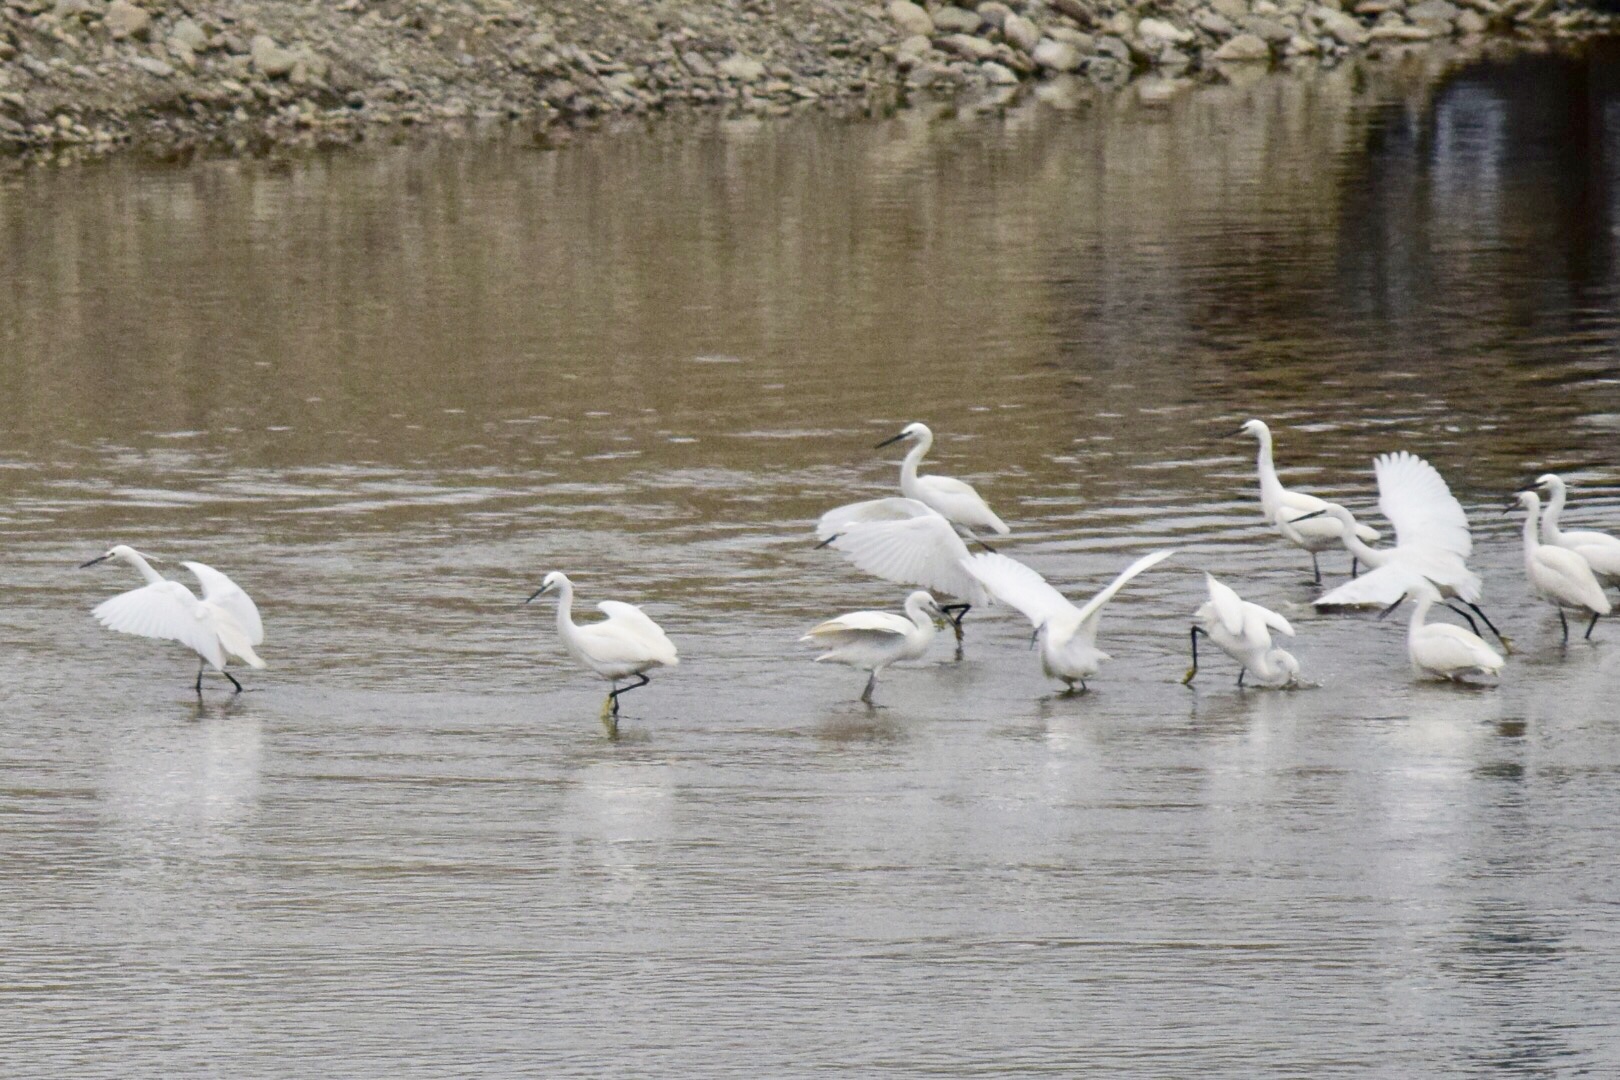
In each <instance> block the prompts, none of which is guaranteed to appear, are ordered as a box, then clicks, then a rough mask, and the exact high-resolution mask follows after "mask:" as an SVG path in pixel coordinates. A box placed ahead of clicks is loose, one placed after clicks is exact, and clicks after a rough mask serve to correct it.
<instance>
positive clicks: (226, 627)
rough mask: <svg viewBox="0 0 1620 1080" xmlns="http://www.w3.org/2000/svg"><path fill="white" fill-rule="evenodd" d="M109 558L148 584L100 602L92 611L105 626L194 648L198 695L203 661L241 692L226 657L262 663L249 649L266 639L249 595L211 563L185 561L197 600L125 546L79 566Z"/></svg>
mask: <svg viewBox="0 0 1620 1080" xmlns="http://www.w3.org/2000/svg"><path fill="white" fill-rule="evenodd" d="M109 559H117V560H119V561H122V562H126V563H128V564H129V565H131V566H133V567H134V568H135V569H136V570H138V571H139V572H140V575H141V577H143V578H145V579H146V584H145V585H143V586H141V587H140V588H139V589H131V590H130V591H129V592H126V593H120V594H118V595H117V596H115V597H113V598H112V599H110V600H104V601H102V602H101V603H100V604H98V605H96V608H95V610H94V611H93V612H91V614H92V615H94V616H95V619H96V621H97V622H99V623H101V625H102V626H105V627H107V628H108V629H109V630H116V631H118V632H119V633H121V634H135V635H137V636H139V637H149V638H158V639H160V640H163V641H178V642H179V643H180V644H182V645H185V646H186V647H187V648H190V649H192V650H193V651H194V652H196V654H197V655H198V656H199V657H200V658H201V662H200V663H199V664H198V665H197V693H199V694H201V693H202V677H203V671H204V670H205V668H206V666H207V665H210V664H211V665H213V668H214V670H215V671H217V672H219V673H220V674H221V675H223V676H225V677H226V678H227V679H229V680H230V681H231V685H232V686H234V687H236V691H235V692H236V693H238V694H240V693H241V692H242V684H241V683H239V682H237V681H236V676H234V675H232V674H231V673H230V672H229V671H226V670H225V665H226V664H227V663H228V662H229V659H230V657H232V656H234V657H236V658H237V659H239V660H241V661H242V662H244V663H246V664H247V665H248V666H249V667H253V668H263V667H264V666H265V663H264V661H263V660H261V659H259V657H258V654H257V653H255V652H254V651H253V647H254V646H255V645H259V644H262V643H263V641H264V623H263V622H262V621H261V620H260V618H259V609H258V607H257V606H255V605H254V603H253V600H252V598H251V597H249V596H248V594H247V593H245V592H243V591H242V590H241V588H240V587H239V586H238V585H237V584H236V582H234V581H232V580H231V579H230V578H228V577H226V576H225V575H224V574H222V573H220V572H219V571H218V570H215V569H214V568H213V567H211V566H207V565H204V564H203V563H199V562H183V563H181V564H180V565H181V566H184V567H185V568H186V569H188V570H190V571H191V573H192V574H193V575H194V576H195V577H196V579H197V583H198V584H199V585H201V586H202V591H203V597H202V599H201V600H198V599H197V597H196V596H195V595H194V594H193V593H192V591H191V590H190V589H188V588H186V587H185V586H184V585H182V584H181V583H180V582H178V581H171V580H169V579H168V578H166V577H164V576H163V575H162V574H159V573H158V572H157V571H156V570H154V569H152V564H151V563H150V562H148V561H147V556H144V555H142V554H141V553H140V552H138V551H136V550H135V549H134V548H132V547H129V546H127V545H125V544H118V545H116V546H114V547H112V548H110V549H109V550H108V551H107V553H106V554H105V555H101V556H98V557H97V558H94V559H91V560H90V561H89V562H87V563H85V564H83V566H81V567H80V569H84V568H85V567H91V566H95V565H96V564H97V563H103V562H106V561H107V560H109Z"/></svg>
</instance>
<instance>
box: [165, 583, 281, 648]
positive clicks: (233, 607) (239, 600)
mask: <svg viewBox="0 0 1620 1080" xmlns="http://www.w3.org/2000/svg"><path fill="white" fill-rule="evenodd" d="M180 565H181V566H183V567H185V568H186V569H187V570H190V571H191V572H192V574H194V575H195V576H196V578H197V582H198V584H200V585H202V593H203V600H204V601H206V602H207V603H210V604H213V605H214V606H215V607H217V608H219V609H220V610H222V611H224V612H226V613H227V614H229V615H230V616H231V618H233V619H235V620H236V623H237V625H238V626H240V627H241V628H242V632H243V633H244V634H246V635H247V643H248V644H249V645H262V644H264V623H263V622H261V621H260V619H259V608H258V606H257V605H256V604H254V602H253V598H252V597H251V596H249V595H248V594H247V593H245V592H243V591H242V588H241V586H239V585H237V583H236V582H234V581H232V580H231V579H230V578H228V577H226V576H225V575H224V574H222V573H220V572H219V571H218V570H215V569H214V568H213V567H212V566H208V565H207V564H205V563H200V562H183V563H181V564H180ZM231 651H232V652H236V650H235V649H232V650H231Z"/></svg>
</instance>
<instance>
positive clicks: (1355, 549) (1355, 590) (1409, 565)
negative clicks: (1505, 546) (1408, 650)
mask: <svg viewBox="0 0 1620 1080" xmlns="http://www.w3.org/2000/svg"><path fill="white" fill-rule="evenodd" d="M1373 472H1374V473H1375V474H1376V475H1377V477H1378V509H1379V510H1380V511H1381V512H1382V513H1383V515H1384V517H1386V518H1387V519H1389V522H1390V524H1391V525H1394V526H1395V544H1394V546H1393V547H1387V548H1372V547H1368V546H1367V544H1365V543H1364V542H1363V541H1362V539H1361V535H1360V533H1359V532H1357V531H1355V530H1353V529H1351V528H1350V526H1351V525H1352V524H1354V522H1355V518H1354V516H1352V515H1351V513H1350V511H1349V510H1346V509H1345V508H1344V507H1342V506H1340V505H1338V504H1337V503H1328V504H1327V506H1326V508H1325V509H1323V510H1318V511H1316V514H1320V515H1324V516H1328V517H1332V518H1334V519H1336V520H1337V521H1338V522H1339V523H1340V525H1341V530H1340V539H1341V542H1342V543H1343V544H1344V546H1345V547H1346V548H1347V549H1349V551H1350V553H1351V554H1352V555H1354V556H1355V557H1356V558H1357V559H1358V560H1360V561H1361V562H1363V563H1366V564H1367V565H1368V566H1371V567H1372V568H1373V569H1372V570H1371V571H1369V572H1368V573H1365V574H1362V575H1361V576H1360V577H1358V578H1355V579H1353V580H1351V581H1347V582H1345V583H1344V584H1343V585H1340V586H1338V587H1337V588H1334V589H1330V590H1328V591H1327V592H1325V593H1323V594H1322V595H1321V596H1319V597H1317V598H1316V599H1315V600H1314V601H1312V602H1313V603H1314V604H1315V605H1316V606H1317V607H1319V608H1335V607H1374V606H1377V607H1387V606H1388V605H1390V604H1392V603H1394V602H1395V601H1396V600H1398V599H1400V597H1401V596H1402V595H1404V594H1405V593H1406V591H1407V590H1408V589H1410V588H1411V587H1412V586H1413V585H1415V584H1417V583H1418V582H1420V581H1424V580H1426V581H1429V582H1431V583H1432V584H1433V585H1434V586H1435V587H1436V588H1437V589H1439V591H1440V595H1441V596H1442V597H1444V598H1448V599H1449V598H1455V599H1458V600H1461V601H1462V602H1463V603H1464V604H1466V605H1467V606H1468V608H1469V609H1470V610H1472V611H1473V612H1474V614H1475V615H1478V616H1479V617H1480V618H1481V619H1483V620H1484V621H1485V625H1486V626H1488V627H1490V630H1491V633H1493V634H1495V635H1496V636H1497V639H1498V640H1501V641H1502V643H1503V644H1504V645H1506V644H1507V642H1506V641H1505V639H1503V638H1502V632H1501V631H1500V630H1498V629H1497V628H1496V624H1495V623H1493V622H1491V620H1490V617H1489V616H1488V615H1486V614H1485V612H1484V611H1482V610H1481V609H1480V606H1479V598H1480V596H1481V595H1482V582H1481V581H1480V577H1479V575H1478V574H1476V573H1474V572H1473V571H1472V570H1470V569H1468V556H1469V555H1471V554H1472V553H1473V546H1474V545H1473V540H1472V538H1471V537H1470V535H1469V532H1468V515H1467V514H1466V513H1464V512H1463V508H1462V504H1461V503H1459V502H1458V501H1457V500H1456V498H1455V497H1454V496H1453V495H1452V494H1451V489H1450V488H1449V487H1447V486H1446V481H1445V479H1444V478H1443V477H1441V475H1440V473H1439V472H1438V471H1437V470H1436V469H1435V467H1434V466H1433V465H1430V464H1429V463H1428V462H1427V461H1424V460H1423V459H1422V458H1420V457H1417V456H1416V455H1414V454H1409V453H1407V452H1406V451H1404V450H1402V451H1399V452H1397V453H1393V454H1381V455H1379V456H1378V457H1377V458H1375V459H1373ZM1312 516H1313V517H1314V516H1315V515H1312ZM1451 610H1453V611H1456V612H1457V613H1458V614H1459V615H1461V616H1462V617H1463V618H1465V619H1467V620H1468V623H1469V625H1470V626H1473V625H1474V620H1473V618H1472V617H1471V616H1469V614H1468V613H1467V612H1465V611H1462V610H1461V609H1459V608H1452V609H1451Z"/></svg>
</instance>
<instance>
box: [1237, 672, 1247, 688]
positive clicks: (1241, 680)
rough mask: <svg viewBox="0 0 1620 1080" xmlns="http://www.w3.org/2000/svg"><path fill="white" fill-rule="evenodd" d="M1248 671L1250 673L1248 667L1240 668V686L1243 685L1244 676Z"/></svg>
mask: <svg viewBox="0 0 1620 1080" xmlns="http://www.w3.org/2000/svg"><path fill="white" fill-rule="evenodd" d="M1248 673H1249V669H1248V668H1238V685H1239V686H1242V685H1243V676H1245V675H1247V674H1248Z"/></svg>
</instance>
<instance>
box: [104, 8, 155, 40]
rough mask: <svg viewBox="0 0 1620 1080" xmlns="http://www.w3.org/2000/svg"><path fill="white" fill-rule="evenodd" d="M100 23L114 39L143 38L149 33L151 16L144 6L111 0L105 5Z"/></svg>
mask: <svg viewBox="0 0 1620 1080" xmlns="http://www.w3.org/2000/svg"><path fill="white" fill-rule="evenodd" d="M101 25H102V26H104V27H106V29H107V33H108V34H109V35H111V37H112V39H113V40H114V41H122V40H123V39H124V38H140V39H142V40H144V39H145V38H146V36H147V35H148V34H149V33H151V30H152V16H151V15H149V14H148V13H147V11H146V9H145V8H138V7H136V6H135V5H134V4H131V3H128V2H126V0H112V3H110V4H108V5H107V11H106V13H105V14H103V15H102V16H101Z"/></svg>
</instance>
